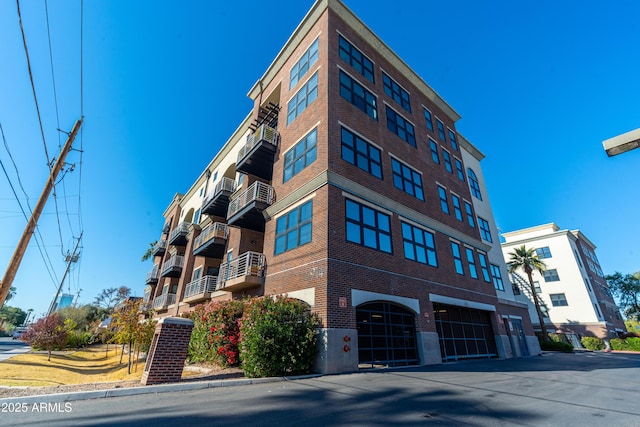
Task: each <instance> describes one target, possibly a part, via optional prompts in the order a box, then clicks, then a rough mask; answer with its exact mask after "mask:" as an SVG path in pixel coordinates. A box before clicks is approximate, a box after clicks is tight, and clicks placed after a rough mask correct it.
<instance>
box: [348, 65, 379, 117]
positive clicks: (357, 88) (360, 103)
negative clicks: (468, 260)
mask: <svg viewBox="0 0 640 427" xmlns="http://www.w3.org/2000/svg"><path fill="white" fill-rule="evenodd" d="M340 96H342V97H343V98H344V99H346V100H347V101H349V102H350V103H352V104H353V105H355V106H356V107H357V108H358V109H360V110H362V111H363V112H365V113H366V114H367V115H368V116H369V117H371V118H372V119H373V120H378V107H377V105H378V104H377V101H376V97H375V96H374V95H373V94H372V93H371V92H369V91H368V90H367V89H365V88H364V86H362V85H361V84H360V83H358V82H357V81H355V80H354V79H352V78H351V76H349V75H348V74H347V73H345V72H344V71H342V70H340Z"/></svg>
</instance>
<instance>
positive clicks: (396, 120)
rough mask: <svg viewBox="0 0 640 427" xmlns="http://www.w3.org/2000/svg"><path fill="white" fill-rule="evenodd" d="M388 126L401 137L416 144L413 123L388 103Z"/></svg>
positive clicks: (413, 144)
mask: <svg viewBox="0 0 640 427" xmlns="http://www.w3.org/2000/svg"><path fill="white" fill-rule="evenodd" d="M387 128H388V129H389V130H390V131H391V132H393V133H395V134H396V135H398V136H399V137H400V139H402V140H404V141H406V142H408V143H409V144H411V145H412V146H414V147H415V146H416V135H415V133H414V129H413V125H412V124H411V123H409V122H408V121H407V120H406V119H405V118H404V117H402V116H401V115H400V114H398V113H396V112H395V111H394V110H393V109H392V108H390V107H389V106H388V105H387Z"/></svg>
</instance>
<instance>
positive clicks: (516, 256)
mask: <svg viewBox="0 0 640 427" xmlns="http://www.w3.org/2000/svg"><path fill="white" fill-rule="evenodd" d="M509 256H510V257H511V258H510V259H509V262H508V263H507V265H508V266H509V273H515V272H516V270H518V269H522V270H524V272H525V273H527V277H528V278H529V286H531V295H533V303H534V304H535V306H536V313H538V319H539V320H540V330H541V331H542V339H543V340H544V341H546V340H547V339H548V338H547V328H545V326H544V320H543V317H542V310H540V300H539V299H538V294H537V293H536V287H535V286H534V285H533V277H532V274H533V270H536V271H538V272H540V274H542V272H543V271H545V270H546V269H547V266H546V265H545V263H544V261H542V260H540V259H539V258H538V254H537V253H536V250H535V249H533V248H531V249H527V248H526V247H525V246H524V245H522V246H521V247H519V248H514V250H513V252H511V253H510V254H509Z"/></svg>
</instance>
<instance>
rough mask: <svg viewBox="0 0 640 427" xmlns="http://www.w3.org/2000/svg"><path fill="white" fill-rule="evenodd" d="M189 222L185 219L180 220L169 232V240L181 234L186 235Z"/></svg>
mask: <svg viewBox="0 0 640 427" xmlns="http://www.w3.org/2000/svg"><path fill="white" fill-rule="evenodd" d="M190 225H191V224H190V223H188V222H185V221H182V222H181V223H180V224H178V226H177V227H176V228H174V229H173V230H171V234H169V241H170V242H171V241H173V240H174V239H175V238H176V237H178V236H180V235H182V236H186V235H187V234H189V226H190Z"/></svg>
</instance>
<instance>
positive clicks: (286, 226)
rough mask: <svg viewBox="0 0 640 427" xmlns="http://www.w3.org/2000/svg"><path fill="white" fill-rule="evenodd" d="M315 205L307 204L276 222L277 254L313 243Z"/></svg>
mask: <svg viewBox="0 0 640 427" xmlns="http://www.w3.org/2000/svg"><path fill="white" fill-rule="evenodd" d="M312 211H313V204H312V201H311V200H310V201H308V202H306V203H305V204H303V205H301V206H299V207H297V208H295V209H292V210H290V211H289V212H287V213H286V214H284V215H282V216H281V217H280V218H278V219H277V220H276V244H275V251H274V252H275V254H276V255H278V254H281V253H283V252H286V251H288V250H291V249H294V248H297V247H298V246H302V245H304V244H305V243H309V242H310V241H311V235H312V233H311V222H312V219H313V213H312Z"/></svg>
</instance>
